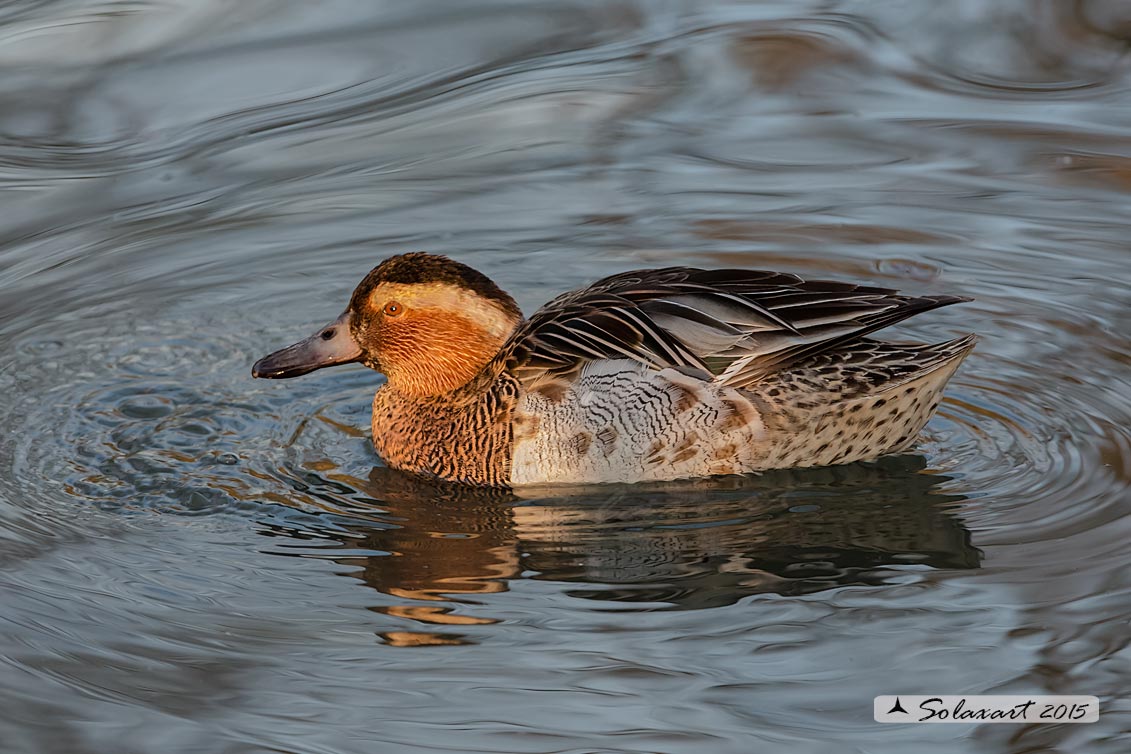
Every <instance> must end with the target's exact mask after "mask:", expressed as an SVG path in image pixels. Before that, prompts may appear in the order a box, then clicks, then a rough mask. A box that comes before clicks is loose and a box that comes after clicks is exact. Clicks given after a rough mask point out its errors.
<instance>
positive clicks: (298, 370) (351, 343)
mask: <svg viewBox="0 0 1131 754" xmlns="http://www.w3.org/2000/svg"><path fill="white" fill-rule="evenodd" d="M360 360H361V348H360V347H358V345H357V341H355V340H354V339H353V334H352V333H351V332H350V313H349V312H348V311H347V312H346V313H344V314H343V315H342V316H340V317H338V318H337V319H336V320H334V321H333V322H331V323H330V324H328V325H326V326H325V327H320V328H319V329H318V331H317V332H316V333H314V334H313V335H311V336H310V337H309V338H307V339H306V340H300V341H299V342H298V343H295V344H294V345H293V346H287V347H286V348H284V349H282V350H279V351H276V352H275V353H273V354H269V355H267V356H264V357H263V358H262V359H260V360H259V361H257V362H255V365H254V366H253V367H252V368H251V376H252V377H265V378H267V379H271V380H282V379H286V378H288V377H298V376H300V375H304V374H309V373H310V372H313V371H314V370H315V369H322V368H323V367H332V366H335V365H337V364H350V363H352V362H354V361H360Z"/></svg>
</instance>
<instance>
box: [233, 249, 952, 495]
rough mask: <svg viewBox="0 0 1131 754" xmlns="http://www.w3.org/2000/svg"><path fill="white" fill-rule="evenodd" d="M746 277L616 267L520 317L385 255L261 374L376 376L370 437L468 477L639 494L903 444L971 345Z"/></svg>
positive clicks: (775, 279) (871, 296) (392, 462)
mask: <svg viewBox="0 0 1131 754" xmlns="http://www.w3.org/2000/svg"><path fill="white" fill-rule="evenodd" d="M966 300H968V299H964V298H959V297H957V296H900V295H897V294H896V292H895V291H893V290H890V289H887V288H874V287H868V286H862V285H853V284H851V283H838V282H828V281H820V280H803V279H801V278H800V277H797V276H796V275H790V274H786V273H778V272H765V271H758V270H700V269H696V268H693V267H667V268H663V269H654V270H637V271H634V272H622V273H620V274H618V275H613V276H611V277H607V278H605V279H604V280H600V281H598V282H596V283H594V284H593V285H591V286H589V287H588V288H585V289H584V290H578V291H573V292H570V293H566V294H563V295H561V296H558V297H557V298H555V299H554V300H553V301H551V302H550V303H548V304H546V305H545V306H543V307H542V308H541V309H539V310H538V311H537V312H535V314H534V316H532V317H531V318H530V319H527V320H523V317H522V313H521V312H520V311H519V308H518V306H517V305H516V304H515V302H514V299H512V298H511V297H510V296H509V295H507V294H506V293H505V292H503V291H502V290H501V289H500V288H499V287H498V286H497V285H495V283H493V282H492V281H491V280H490V279H489V278H487V277H486V276H485V275H483V274H481V273H479V272H477V271H475V270H473V269H471V268H470V267H468V266H466V265H463V264H460V263H459V262H455V261H453V260H451V259H448V258H447V257H442V256H436V255H432V254H425V253H414V254H403V255H400V256H395V257H391V258H389V259H386V260H385V261H384V262H382V263H381V264H380V265H378V266H377V267H376V268H374V269H373V270H372V271H371V272H370V273H369V274H368V275H366V276H365V279H364V280H362V281H361V284H360V285H358V286H357V289H356V290H354V292H353V296H352V298H351V299H350V303H349V307H348V308H347V309H346V311H345V312H344V313H343V314H342V315H341V316H340V317H338V318H337V319H336V320H334V321H333V322H331V323H330V324H329V325H326V326H325V327H323V328H321V329H320V330H319V331H318V332H316V333H315V334H314V335H312V336H310V337H309V338H307V339H306V340H303V341H301V342H300V343H296V344H295V345H293V346H290V347H289V348H284V349H282V350H281V351H276V352H275V353H273V354H271V355H270V356H266V357H264V358H262V359H260V360H259V361H258V362H256V364H255V366H254V367H253V369H252V374H253V375H254V376H256V377H270V378H283V377H296V376H298V375H301V374H306V373H307V372H311V371H313V370H315V369H321V368H322V367H327V366H332V365H334V364H346V363H350V362H355V361H359V362H361V363H362V364H365V365H366V366H368V367H370V368H371V369H375V370H377V371H379V372H382V373H384V374H385V376H386V377H387V378H388V381H387V382H386V383H385V384H384V385H383V386H382V387H381V388H380V389H378V390H377V394H376V395H375V396H374V398H373V444H374V447H375V448H376V449H377V452H378V453H379V454H380V455H381V456H382V457H383V458H384V459H385V462H386V463H387V464H388V465H389V466H391V467H393V468H397V469H403V470H406V471H410V472H415V473H419V474H425V475H431V476H435V477H440V478H442V479H448V480H452V481H457V482H463V483H466V484H475V485H490V486H518V485H528V484H538V483H559V482H560V483H595V482H638V481H648V480H668V479H679V478H687V477H701V476H710V475H715V474H739V473H745V472H752V471H760V470H764V469H773V468H788V467H802V466H827V465H832V464H842V463H852V462H853V461H863V460H870V459H874V458H877V457H879V456H882V455H885V454H888V453H899V452H902V451H905V450H907V449H908V448H909V447H911V446H912V445H913V444H914V442H915V438H916V435H917V434H918V433H919V430H920V429H922V427H923V425H924V424H925V423H926V422H927V420H928V419H929V418H930V417H931V415H932V414H933V413H934V411H935V409H936V407H937V406H938V404H939V400H940V398H941V396H942V391H943V387H944V386H945V385H946V383H947V380H949V379H950V377H951V375H953V374H954V372H955V370H956V369H957V368H958V365H959V364H960V363H961V362H962V360H963V358H965V357H966V355H967V354H968V353H970V350H971V349H972V348H973V346H974V336H972V335H968V336H966V337H963V338H959V339H957V340H952V341H949V342H947V343H938V344H935V345H922V344H895V343H884V342H881V341H877V340H872V339H871V338H869V337H867V336H869V335H870V334H871V333H873V332H874V331H876V330H879V329H881V328H883V327H887V326H888V325H891V324H894V323H896V322H899V321H900V320H903V319H906V318H908V317H911V316H913V315H915V314H918V313H920V312H924V311H927V310H928V309H934V308H936V307H940V306H946V305H948V304H953V303H957V302H960V301H966Z"/></svg>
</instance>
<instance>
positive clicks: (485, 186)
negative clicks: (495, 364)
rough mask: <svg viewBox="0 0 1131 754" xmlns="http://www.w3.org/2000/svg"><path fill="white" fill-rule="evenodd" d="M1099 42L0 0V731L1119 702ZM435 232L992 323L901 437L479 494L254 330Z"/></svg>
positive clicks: (527, 294)
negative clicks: (739, 270)
mask: <svg viewBox="0 0 1131 754" xmlns="http://www.w3.org/2000/svg"><path fill="white" fill-rule="evenodd" d="M473 6H474V7H473ZM1129 42H1131V8H1129V6H1128V5H1127V4H1126V3H1121V2H1115V1H1113V2H1090V1H1089V0H1079V1H1078V2H1074V3H1069V2H1053V1H1051V0H1050V1H1049V2H1037V1H1032V2H1022V1H1019V0H1000V1H998V2H974V1H971V0H951V1H949V2H931V3H927V2H890V3H874V2H863V1H860V2H781V3H727V2H714V3H707V2H704V3H692V2H686V3H678V2H613V3H608V2H589V3H585V2H557V1H555V2H544V3H536V2H526V3H515V2H500V3H475V4H471V3H456V2H452V3H437V2H414V3H381V2H372V3H364V2H348V1H347V0H330V1H328V2H320V3H306V2H299V1H297V0H295V1H293V2H284V1H274V2H260V1H259V0H253V1H251V2H240V3H229V2H219V1H218V0H214V1H211V2H209V1H207V0H169V1H168V2H162V3H155V2H132V3H122V2H95V1H94V0H71V1H62V0H60V1H57V2H50V1H47V2H45V1H43V0H10V1H9V2H6V3H3V4H2V6H0V71H3V75H2V76H0V190H2V191H3V207H4V212H3V213H2V215H0V661H2V662H0V697H2V698H3V700H4V701H3V704H2V705H0V740H2V741H3V744H2V745H0V749H2V750H3V751H4V752H60V753H64V752H65V753H67V754H80V753H84V752H114V753H115V754H116V753H118V752H123V753H126V754H132V753H135V752H136V753H146V754H148V753H150V752H223V753H225V754H235V753H236V752H302V753H306V752H311V753H314V752H318V753H329V752H335V753H336V752H359V753H360V752H402V751H403V752H425V751H429V752H430V751H447V752H471V751H477V752H479V751H482V752H577V753H581V752H664V753H666V754H676V753H682V752H695V753H697V754H698V753H699V752H721V753H723V754H730V753H731V752H734V753H735V754H739V753H746V752H751V751H788V752H791V753H795V754H797V753H800V754H807V753H808V752H814V753H816V752H827V751H834V750H835V751H855V752H870V753H877V752H883V753H885V754H887V753H890V754H903V753H905V752H917V753H919V752H925V753H927V754H930V753H931V752H1053V751H1055V752H1088V753H1091V752H1099V753H1111V754H1116V753H1123V752H1127V751H1131V734H1129V732H1128V731H1129V730H1131V714H1129V713H1131V704H1129V703H1128V702H1127V701H1126V700H1125V697H1126V696H1127V694H1128V691H1129V685H1131V683H1129V680H1128V679H1129V678H1131V652H1129V650H1128V639H1129V636H1131V628H1129V621H1131V592H1129V589H1131V567H1129V566H1131V551H1129V549H1128V541H1129V540H1131V517H1129V516H1128V505H1129V499H1131V495H1129V486H1131V485H1129V481H1131V430H1129V424H1131V357H1129V356H1128V353H1129V351H1128V330H1129V328H1131V317H1129V309H1131V272H1129V270H1131V254H1129V252H1131V194H1129V192H1131V61H1129V59H1128V55H1127V53H1126V51H1127V49H1128V43H1129ZM417 249H427V250H430V251H434V252H440V253H446V254H450V255H453V256H455V257H457V258H458V259H460V260H463V261H465V262H468V263H470V264H472V265H474V266H476V267H478V268H479V269H481V270H483V271H484V272H486V273H488V274H489V275H491V276H492V277H494V278H495V279H496V280H497V281H498V282H499V283H500V284H501V285H502V286H503V287H504V288H507V289H508V290H511V291H513V292H514V293H515V295H516V297H517V298H518V300H519V302H520V303H521V304H522V306H523V308H524V310H525V311H527V312H528V313H529V312H531V311H533V310H534V309H535V308H537V306H538V305H539V304H540V303H542V302H543V301H545V300H547V299H548V298H550V297H552V296H553V295H556V294H557V293H559V292H561V291H563V290H566V289H569V288H572V287H575V286H577V285H580V284H583V283H585V282H587V281H591V280H593V279H595V278H597V277H599V276H602V275H605V274H609V273H612V272H616V271H620V270H624V269H630V268H634V267H644V266H657V265H667V264H696V265H700V266H713V265H720V266H750V267H758V268H771V269H782V270H787V271H793V272H798V273H801V274H806V275H811V276H823V277H838V278H846V279H851V280H857V281H865V282H871V283H875V284H881V285H890V286H896V287H900V288H903V289H906V290H908V291H911V292H920V293H924V292H926V293H954V294H960V295H967V296H973V297H975V299H976V301H975V302H974V303H972V304H966V305H963V306H956V307H950V308H948V309H946V310H940V311H938V312H933V313H931V314H929V315H925V316H923V317H921V318H917V319H916V320H915V321H913V322H911V323H909V324H908V325H907V326H906V327H904V328H903V333H902V334H903V335H904V336H905V337H911V338H922V339H935V340H942V339H945V338H949V337H953V336H955V335H958V334H962V333H965V332H970V331H975V332H978V333H979V334H981V336H982V340H981V342H980V344H979V347H978V349H977V350H976V351H975V352H974V354H973V355H972V356H971V358H970V359H969V360H968V361H967V363H966V365H965V366H964V367H963V369H962V370H961V371H960V373H959V374H958V376H957V377H956V378H955V380H954V382H953V383H952V386H951V389H950V391H949V393H948V398H947V400H946V402H945V404H944V406H943V407H942V409H941V411H940V413H939V415H938V416H937V417H936V418H935V419H934V420H933V421H932V422H931V423H930V424H929V425H928V428H927V430H926V432H925V434H924V437H923V442H922V444H921V446H920V447H919V449H918V451H917V453H916V454H915V455H910V456H903V457H899V458H891V459H885V460H884V461H882V462H879V463H875V464H865V465H856V466H850V467H843V468H837V469H825V470H815V471H811V472H806V473H787V472H782V473H774V474H767V475H764V476H762V477H756V478H751V479H746V480H734V479H727V480H721V481H717V482H710V483H687V484H671V485H665V486H659V487H640V488H634V487H611V488H589V489H571V490H564V491H561V492H560V493H559V492H554V493H539V495H538V496H531V495H526V496H523V497H516V496H511V495H507V494H498V495H488V494H483V493H479V494H472V493H470V492H467V491H461V490H458V489H451V488H446V487H443V486H440V485H425V484H423V483H421V482H414V481H412V480H409V479H406V478H405V477H403V476H401V475H398V474H396V473H393V472H390V471H389V470H388V469H385V468H384V467H383V466H381V464H380V462H379V460H378V459H377V458H376V457H375V455H374V454H373V452H372V450H371V448H370V446H369V441H368V437H367V436H368V424H369V401H370V397H371V395H372V392H373V390H374V388H375V387H376V386H377V385H378V384H380V380H381V378H380V377H379V376H378V375H376V374H375V373H373V372H369V371H367V370H365V369H362V368H360V367H351V368H347V369H343V370H340V371H338V372H337V373H333V372H327V373H317V374H314V375H311V376H308V377H305V378H302V379H300V380H295V381H289V382H283V383H275V382H264V381H253V380H252V379H251V378H250V375H249V368H250V365H251V362H252V361H253V360H254V358H255V357H257V356H259V355H262V354H264V353H266V352H267V351H269V350H272V349H274V348H276V347H278V346H280V345H283V344H286V343H289V342H292V341H293V340H294V339H296V338H297V337H298V336H300V335H304V334H306V332H308V331H309V330H310V329H311V328H312V327H314V326H317V325H319V324H321V323H323V322H325V321H327V320H329V319H331V318H333V317H334V316H335V315H337V314H338V313H339V312H340V311H341V309H342V307H343V305H344V303H345V301H346V297H347V296H348V293H349V291H350V290H351V289H352V287H353V285H354V284H355V283H356V282H357V280H358V279H359V278H360V277H361V276H362V275H363V274H364V273H365V272H366V271H367V270H368V269H369V268H370V267H371V266H372V265H374V264H375V263H376V262H377V261H379V260H380V259H382V258H383V257H385V256H387V255H389V254H392V253H395V252H401V251H409V250H417ZM893 693H952V694H953V693H1061V694H1069V693H1071V694H1094V695H1097V696H1099V697H1100V698H1101V699H1102V700H1103V703H1104V707H1103V712H1102V713H1101V719H1100V722H1099V723H1096V724H1093V725H1062V726H1048V725H1046V726H1031V727H1025V726H1016V725H996V726H983V727H975V726H970V725H947V726H881V725H877V724H876V723H874V722H872V720H871V698H872V697H873V696H874V695H876V694H893Z"/></svg>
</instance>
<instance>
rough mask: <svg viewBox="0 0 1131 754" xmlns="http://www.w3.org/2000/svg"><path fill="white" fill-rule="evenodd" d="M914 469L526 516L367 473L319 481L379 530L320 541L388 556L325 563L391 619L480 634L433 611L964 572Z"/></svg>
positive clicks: (442, 489) (586, 501)
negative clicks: (519, 591) (557, 597)
mask: <svg viewBox="0 0 1131 754" xmlns="http://www.w3.org/2000/svg"><path fill="white" fill-rule="evenodd" d="M922 466H923V462H922V459H920V458H918V457H902V458H893V459H885V460H884V461H882V462H880V463H877V464H869V465H864V464H857V465H853V466H845V467H837V468H830V469H819V470H809V471H803V472H800V471H795V472H789V471H786V472H778V473H774V474H769V475H766V476H764V477H758V478H752V479H751V478H734V479H727V480H721V481H715V482H712V483H710V484H708V483H705V482H687V483H678V484H665V485H653V486H648V487H633V486H622V487H596V488H590V489H587V490H586V489H580V490H579V489H576V488H575V489H573V490H569V491H568V492H567V494H566V495H564V496H560V497H544V498H539V499H533V500H525V501H524V500H520V499H518V498H516V497H514V496H512V495H510V494H508V493H506V492H504V491H496V490H489V489H476V488H470V487H463V486H459V485H447V484H444V483H440V482H435V481H428V480H422V479H419V478H416V477H412V476H409V475H406V474H403V473H399V472H396V471H392V470H389V469H386V468H376V469H374V470H373V472H372V474H371V475H370V478H369V480H368V481H362V480H357V479H352V478H349V477H345V476H340V475H333V479H334V483H335V484H341V483H343V482H344V483H346V484H348V485H349V486H350V487H353V488H355V489H357V490H358V491H359V492H360V493H361V494H362V495H363V496H366V497H370V498H372V499H375V500H377V501H380V502H379V505H380V507H381V509H382V510H383V511H385V512H386V513H385V514H383V515H382V516H381V517H380V518H381V523H379V524H378V525H377V526H369V525H363V524H358V525H353V524H349V525H347V527H346V528H347V529H348V531H349V534H344V535H343V534H342V533H341V531H340V530H337V529H335V530H328V531H327V532H326V534H327V535H328V536H331V537H334V538H336V539H339V540H341V541H342V542H343V544H344V545H346V546H347V547H348V548H349V549H351V550H357V549H362V550H370V551H377V552H381V553H388V555H370V556H360V557H346V558H341V557H336V558H335V560H337V561H338V562H340V563H343V564H349V565H354V566H358V567H360V569H361V571H360V574H359V575H360V578H362V579H363V580H364V581H365V583H367V584H368V585H370V586H372V587H373V588H374V589H377V590H379V591H381V592H384V593H386V594H390V595H394V596H398V597H404V598H409V599H412V600H414V602H413V603H412V604H411V605H409V606H406V607H404V608H401V609H398V610H393V611H392V612H396V613H397V614H400V615H403V616H406V617H412V618H415V619H418V620H423V621H426V622H432V623H453V622H481V620H482V619H476V620H475V621H470V620H469V619H467V618H466V616H453V615H451V614H450V610H449V608H448V607H445V606H443V605H440V604H435V603H437V602H442V601H448V600H451V601H458V600H459V599H460V598H461V596H469V595H483V594H488V593H493V592H499V591H505V590H506V589H507V583H508V582H509V581H510V580H512V579H517V578H521V577H522V576H523V574H524V573H530V572H533V573H535V574H536V575H533V576H532V578H536V579H545V580H553V581H565V582H576V583H581V584H593V585H595V586H594V588H591V589H585V590H579V591H578V592H576V595H577V596H581V597H587V598H592V599H601V600H629V601H635V600H650V601H662V602H668V603H672V604H674V605H677V606H680V607H685V608H702V607H714V606H719V605H726V604H730V603H733V602H735V601H736V600H738V599H740V598H741V597H743V596H745V595H749V594H756V593H763V592H771V593H781V594H800V593H807V592H813V591H819V590H822V589H828V588H831V587H835V586H842V585H846V584H870V583H879V582H880V581H881V579H882V574H881V570H882V569H883V567H885V566H891V565H899V564H918V565H925V566H931V567H935V568H976V567H977V566H978V564H979V553H978V551H977V550H976V549H974V548H973V547H972V546H971V545H970V542H969V536H968V532H967V531H966V529H965V528H964V527H963V526H962V524H961V523H960V522H959V521H958V519H957V518H955V517H954V516H953V515H952V514H950V513H949V512H947V511H946V510H945V509H944V508H943V507H942V504H945V503H947V502H953V501H954V500H956V499H957V498H956V497H955V496H948V495H941V494H938V493H936V492H934V491H933V487H934V485H935V484H936V483H937V482H939V481H940V477H939V476H936V475H929V474H922V473H919V470H920V469H921V468H922ZM941 479H945V477H944V478H941ZM323 556H324V553H323ZM331 557H332V556H331ZM429 603H433V604H431V605H429ZM457 617H458V618H459V619H460V620H456V618H457Z"/></svg>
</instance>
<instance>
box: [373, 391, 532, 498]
mask: <svg viewBox="0 0 1131 754" xmlns="http://www.w3.org/2000/svg"><path fill="white" fill-rule="evenodd" d="M493 371H494V370H490V369H484V370H481V373H480V374H479V375H477V376H476V377H475V378H473V379H471V380H470V381H469V382H467V383H466V384H464V385H462V386H460V387H458V388H456V389H455V390H453V391H450V392H448V393H445V394H442V395H425V396H422V395H418V394H415V393H412V392H405V391H403V390H400V389H398V386H396V385H394V384H392V383H391V382H390V383H388V384H386V385H384V386H383V387H381V389H379V390H378V391H377V394H376V395H375V396H374V397H373V447H374V448H375V449H376V450H377V452H378V453H379V454H380V455H381V457H382V458H383V459H384V460H385V463H387V464H388V465H389V466H391V467H392V468H395V469H401V470H403V471H409V472H412V473H416V474H423V475H426V476H433V477H439V478H441V479H447V480H451V481H456V482H462V483H464V484H475V485H483V486H492V487H505V486H507V483H508V480H509V478H510V457H511V415H512V412H513V410H514V405H515V403H516V402H517V399H518V383H517V381H515V379H514V378H513V377H511V376H509V375H507V374H505V373H503V372H501V371H500V372H498V373H494V374H492V372H493Z"/></svg>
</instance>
